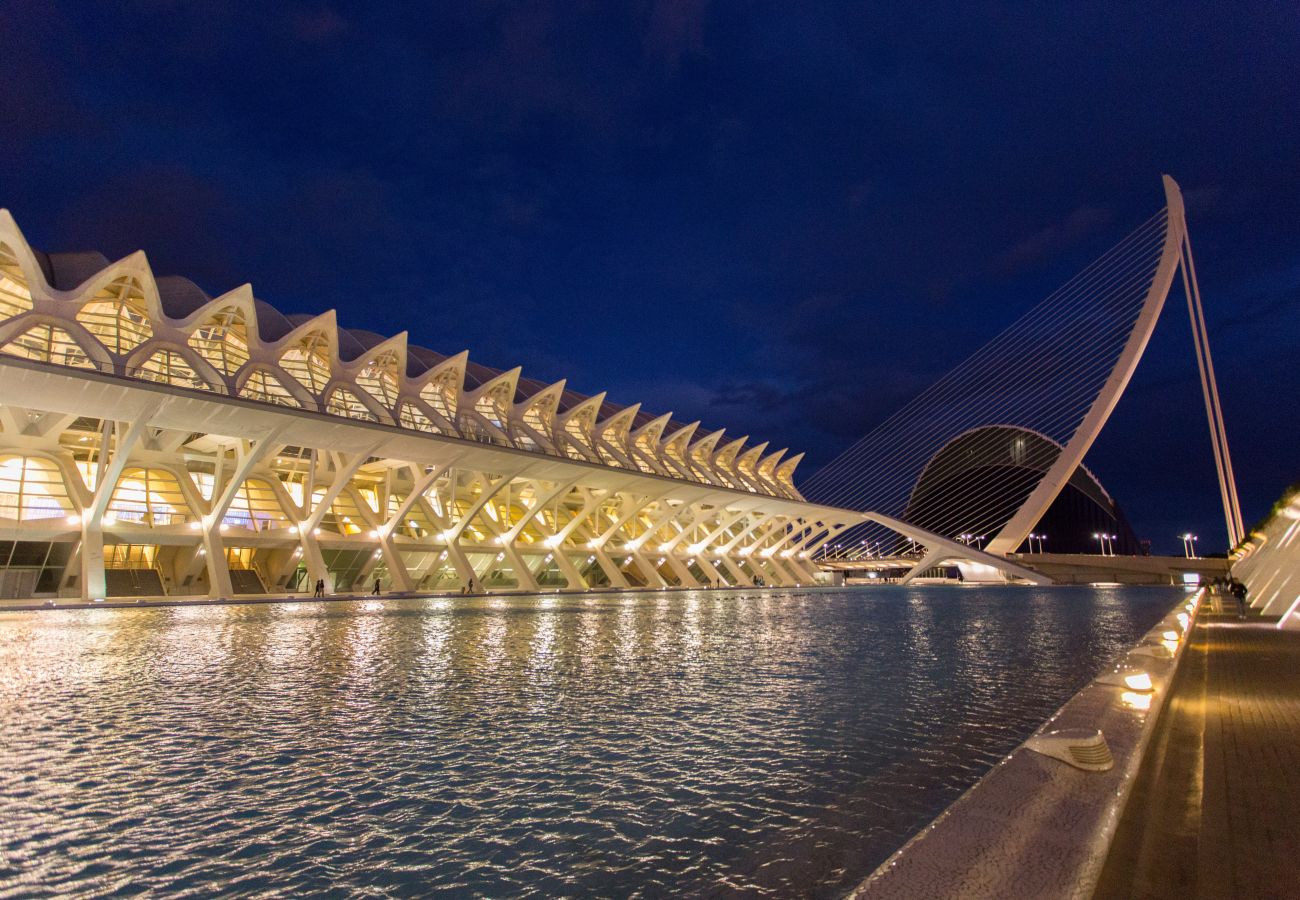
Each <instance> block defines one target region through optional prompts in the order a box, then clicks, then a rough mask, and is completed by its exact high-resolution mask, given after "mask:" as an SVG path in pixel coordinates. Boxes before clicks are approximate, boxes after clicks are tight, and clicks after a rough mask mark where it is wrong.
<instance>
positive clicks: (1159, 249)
mask: <svg viewBox="0 0 1300 900" xmlns="http://www.w3.org/2000/svg"><path fill="white" fill-rule="evenodd" d="M1164 192H1165V207H1164V208H1163V209H1161V210H1160V211H1159V212H1158V213H1157V214H1156V215H1155V216H1153V217H1152V218H1151V219H1149V220H1147V221H1146V222H1145V223H1143V224H1142V225H1141V226H1139V227H1138V228H1137V229H1135V230H1134V231H1133V232H1131V233H1130V234H1129V235H1128V236H1127V237H1125V238H1124V239H1123V240H1122V241H1120V242H1119V243H1118V244H1116V245H1115V246H1114V247H1112V248H1111V249H1110V250H1108V251H1107V252H1106V253H1105V254H1103V255H1102V256H1101V257H1099V258H1098V259H1097V260H1096V261H1094V262H1093V263H1092V264H1090V265H1089V266H1087V267H1086V268H1084V269H1083V270H1082V271H1081V272H1080V273H1079V274H1078V275H1076V276H1075V277H1074V278H1072V279H1070V280H1069V281H1068V282H1066V283H1065V284H1064V285H1062V286H1061V287H1060V288H1059V289H1057V290H1056V291H1054V292H1053V293H1052V294H1051V295H1049V296H1048V297H1047V298H1046V299H1045V300H1043V301H1042V302H1041V303H1039V304H1037V305H1036V306H1034V307H1033V308H1031V309H1030V310H1029V311H1028V312H1026V313H1025V314H1024V315H1022V316H1021V317H1020V318H1019V319H1018V320H1016V322H1014V323H1013V324H1012V325H1011V326H1009V327H1008V328H1007V329H1005V330H1004V331H1003V332H1002V333H1001V334H999V335H998V336H997V337H995V338H994V339H993V340H991V341H990V342H988V343H987V344H986V345H984V346H983V347H981V348H980V349H979V350H978V351H976V352H975V353H974V354H973V355H972V356H971V357H969V358H968V359H967V360H966V361H964V362H963V363H961V364H960V365H959V366H957V367H956V368H955V369H954V370H952V371H951V372H949V373H948V374H947V375H945V376H944V377H943V378H941V379H940V380H939V381H937V382H936V383H935V384H933V385H931V386H930V387H929V388H927V389H926V390H925V391H924V392H922V393H921V394H920V395H919V396H918V397H916V398H915V399H914V400H912V401H911V402H910V403H908V404H907V405H906V406H904V407H903V408H902V409H900V410H899V411H898V412H896V413H895V414H894V415H892V416H891V417H890V418H889V419H887V420H886V421H885V422H883V423H881V425H880V426H878V427H877V428H876V429H875V430H873V431H872V432H871V433H870V434H868V435H866V436H865V437H863V438H862V439H861V440H860V441H858V442H857V443H856V444H854V445H853V446H852V447H850V448H849V449H848V450H846V451H845V452H844V453H842V454H841V455H840V456H839V457H837V458H836V459H835V460H833V461H832V462H831V463H829V464H828V465H827V466H825V467H824V468H823V469H821V470H820V471H819V472H817V473H816V474H815V475H813V476H812V477H811V478H810V479H808V481H807V482H805V483H804V484H803V485H802V492H803V493H804V495H805V496H806V497H808V499H810V500H813V501H815V502H820V503H826V504H830V505H834V506H838V507H841V508H846V509H855V510H859V511H862V512H864V513H868V512H870V513H872V514H879V515H880V516H883V517H888V518H890V519H892V520H893V521H894V522H895V523H904V524H910V523H909V522H908V520H909V519H910V518H911V515H912V512H911V509H910V506H911V501H912V500H913V499H914V498H915V496H916V494H915V492H916V490H917V488H918V486H919V485H920V482H921V476H922V474H923V473H924V472H925V470H926V468H927V466H928V465H929V464H930V463H931V462H933V461H935V460H936V459H937V458H938V454H939V453H940V451H941V450H943V449H944V448H945V447H946V446H948V444H949V442H951V441H952V440H953V439H954V438H955V437H956V436H958V435H962V434H970V435H974V437H972V438H970V439H969V440H968V444H969V446H967V447H964V448H963V449H964V450H967V451H968V452H969V453H970V455H972V456H974V457H980V456H981V455H983V456H985V457H987V458H990V459H992V458H996V454H997V453H999V452H1000V453H1005V452H1006V450H1004V449H1002V445H1001V444H999V443H998V442H999V441H1002V440H1005V435H1004V432H1005V431H1006V429H1007V428H1008V427H1010V428H1015V429H1020V430H1023V431H1025V432H1026V433H1029V432H1032V433H1035V434H1037V435H1038V436H1040V437H1041V438H1043V439H1045V440H1046V441H1048V442H1050V443H1052V444H1055V445H1056V446H1057V447H1059V448H1060V451H1059V453H1057V454H1056V456H1055V457H1054V458H1052V459H1050V460H1045V461H1044V462H1045V463H1046V467H1045V468H1044V469H1039V470H1038V471H1039V472H1041V473H1042V474H1041V475H1035V476H1034V477H1033V478H1030V477H1029V476H1028V475H1027V474H1026V472H1027V471H1028V470H1027V469H1025V468H1024V467H1023V466H1021V464H1020V462H1019V460H1018V457H1015V456H1014V450H1012V454H1013V455H1012V456H1011V457H1008V459H1007V464H1006V465H1004V466H996V465H994V466H988V467H986V468H985V469H983V470H982V471H979V472H978V473H977V474H976V475H975V476H974V480H973V481H970V482H963V483H960V485H958V483H956V482H954V483H953V485H951V486H949V487H947V488H944V489H943V490H942V491H940V493H939V494H938V495H936V496H928V497H927V498H926V499H927V502H928V503H930V505H931V506H933V505H934V504H935V503H939V504H941V507H940V508H941V509H944V508H946V509H947V510H948V513H949V514H950V515H951V517H952V518H954V519H960V520H961V522H960V525H961V527H960V530H961V531H963V532H969V533H973V534H980V535H983V534H988V535H989V540H988V543H987V544H986V545H985V549H986V550H987V551H988V554H989V555H992V556H993V557H996V558H1004V557H1005V556H1006V555H1007V554H1011V553H1014V552H1015V551H1016V550H1017V549H1018V548H1020V547H1021V546H1022V545H1023V543H1024V541H1025V540H1026V538H1027V537H1028V535H1029V534H1030V532H1031V530H1032V529H1033V528H1034V527H1035V526H1036V525H1037V524H1038V523H1039V522H1040V520H1041V519H1042V517H1043V516H1044V514H1046V512H1047V511H1048V509H1049V508H1050V507H1051V505H1052V503H1053V502H1054V501H1055V500H1056V499H1057V497H1058V496H1060V494H1061V492H1062V490H1063V489H1064V487H1065V486H1066V484H1068V483H1069V482H1070V480H1071V478H1072V477H1073V476H1074V475H1075V473H1076V472H1077V471H1079V469H1080V467H1081V466H1082V464H1083V460H1084V457H1085V456H1086V454H1087V452H1088V450H1089V449H1090V448H1091V447H1092V446H1093V443H1094V442H1095V441H1096V439H1097V436H1098V435H1099V434H1100V433H1101V430H1102V428H1103V427H1104V426H1105V424H1106V422H1107V421H1108V419H1109V418H1110V415H1111V413H1112V412H1113V411H1114V409H1115V406H1116V404H1117V403H1118V402H1119V398H1120V397H1121V396H1122V395H1123V393H1124V390H1125V388H1126V387H1127V386H1128V384H1129V381H1130V380H1131V379H1132V376H1133V372H1134V371H1135V369H1136V368H1137V365H1138V363H1139V361H1140V360H1141V358H1142V354H1143V353H1144V352H1145V350H1146V347H1147V344H1148V343H1149V342H1150V339H1151V335H1152V333H1153V332H1154V329H1155V327H1156V323H1157V321H1158V320H1159V318H1160V314H1161V312H1162V311H1163V309H1164V306H1165V301H1166V299H1167V298H1168V295H1169V291H1170V288H1171V287H1172V285H1173V283H1174V278H1175V276H1176V274H1177V273H1179V272H1181V274H1182V279H1183V286H1184V289H1185V291H1186V294H1187V302H1188V314H1189V318H1190V319H1191V324H1192V335H1193V340H1194V345H1195V348H1196V356H1197V369H1198V372H1199V374H1200V378H1201V386H1202V391H1203V394H1204V399H1205V408H1206V416H1207V419H1208V421H1209V427H1210V436H1211V444H1212V447H1213V451H1214V460H1215V465H1216V468H1217V471H1218V479H1219V487H1220V493H1221V499H1222V501H1223V508H1224V517H1225V522H1226V525H1227V534H1228V540H1229V543H1230V545H1236V544H1237V543H1238V542H1239V541H1240V540H1241V538H1242V537H1243V534H1244V529H1243V527H1242V521H1241V512H1240V508H1239V505H1238V502H1237V492H1236V485H1235V481H1234V478H1233V472H1232V462H1231V456H1230V454H1229V451H1228V442H1227V437H1226V433H1225V429H1224V424H1223V414H1222V410H1221V408H1220V403H1219V396H1218V387H1217V382H1216V379H1215V373H1214V364H1213V361H1212V358H1211V356H1210V348H1209V343H1208V338H1207V335H1206V327H1205V316H1204V311H1203V309H1202V306H1201V298H1200V289H1199V286H1198V284H1197V280H1196V271H1195V266H1194V265H1193V262H1192V253H1191V243H1190V241H1189V239H1188V232H1187V221H1186V215H1185V211H1184V207H1183V197H1182V193H1181V191H1180V190H1179V187H1178V185H1177V183H1176V182H1175V181H1174V180H1173V179H1172V178H1170V177H1169V176H1168V175H1166V176H1164ZM1022 451H1023V448H1022ZM944 491H946V493H944ZM1008 510H1013V511H1012V512H1011V513H1010V515H1009V517H1008V512H1007V511H1008ZM871 521H872V523H873V524H871V525H865V526H861V528H860V529H859V530H860V532H861V533H854V534H853V535H851V536H852V537H854V538H859V537H864V536H866V537H873V538H874V537H880V536H881V535H880V534H879V533H874V532H873V531H872V529H874V528H882V529H883V528H886V527H887V528H888V529H889V530H890V531H899V529H898V528H896V527H895V526H894V525H886V524H885V523H884V522H882V521H880V519H879V518H872V519H871ZM917 524H918V525H919V524H924V525H925V526H926V527H927V528H928V529H930V530H931V531H933V530H942V531H944V532H945V533H947V531H948V530H949V528H951V527H952V526H951V525H945V526H943V527H942V528H932V527H931V523H930V522H929V521H926V522H924V523H922V522H919V521H918V522H917ZM948 536H949V537H950V538H951V537H952V535H948ZM922 543H924V545H925V546H926V549H927V553H926V556H925V557H924V559H923V560H922V562H921V564H920V565H918V566H916V567H915V568H914V569H913V570H912V571H911V572H909V574H908V576H907V578H906V579H905V580H911V579H912V578H914V577H916V576H917V575H918V574H920V572H921V571H923V570H924V569H926V568H929V567H933V566H937V565H940V564H941V563H943V562H947V561H952V560H956V559H971V558H972V556H973V553H972V551H971V550H970V549H969V548H968V547H966V546H965V545H964V544H956V542H953V541H950V543H952V544H955V547H944V546H943V545H941V544H939V543H938V542H937V541H936V540H935V537H934V535H933V534H930V535H929V540H928V542H922Z"/></svg>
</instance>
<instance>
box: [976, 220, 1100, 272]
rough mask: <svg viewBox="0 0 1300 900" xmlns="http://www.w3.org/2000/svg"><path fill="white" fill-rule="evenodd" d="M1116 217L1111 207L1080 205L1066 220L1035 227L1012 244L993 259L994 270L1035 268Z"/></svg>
mask: <svg viewBox="0 0 1300 900" xmlns="http://www.w3.org/2000/svg"><path fill="white" fill-rule="evenodd" d="M1114 218H1115V216H1114V213H1112V212H1111V211H1110V210H1109V209H1103V208H1102V207H1099V206H1080V207H1079V208H1078V209H1076V210H1075V211H1074V212H1072V213H1070V214H1069V215H1068V216H1066V217H1065V219H1064V220H1063V221H1061V222H1057V223H1055V224H1053V225H1049V226H1047V227H1046V228H1043V229H1042V230H1040V231H1036V232H1034V233H1033V234H1031V235H1029V236H1028V237H1025V238H1022V239H1021V240H1020V241H1018V242H1016V243H1015V244H1014V245H1012V247H1011V248H1010V249H1009V250H1007V251H1006V252H1005V253H1003V254H1002V255H1001V256H999V257H998V258H997V259H996V260H995V261H994V264H993V269H994V272H995V273H996V274H998V275H1002V276H1007V275H1015V274H1017V273H1019V272H1022V271H1024V270H1025V269H1030V268H1033V267H1034V266H1036V265H1038V264H1040V263H1042V262H1045V261H1046V260H1048V259H1049V258H1051V257H1052V256H1055V255H1056V254H1057V253H1060V252H1061V251H1062V250H1065V249H1066V248H1068V247H1071V246H1073V245H1074V244H1076V243H1078V242H1079V241H1081V240H1082V239H1083V238H1085V237H1087V236H1089V235H1091V234H1093V233H1094V232H1096V231H1098V230H1100V229H1102V228H1104V227H1106V226H1107V225H1109V224H1110V223H1111V221H1112V220H1113V219H1114Z"/></svg>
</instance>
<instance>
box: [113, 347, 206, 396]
mask: <svg viewBox="0 0 1300 900" xmlns="http://www.w3.org/2000/svg"><path fill="white" fill-rule="evenodd" d="M131 374H133V375H135V376H136V377H137V378H144V379H146V380H148V381H157V382H159V383H161V384H174V385H176V386H177V387H187V388H195V389H197V390H201V391H210V390H212V385H210V384H208V383H207V382H206V381H204V380H203V378H202V377H201V376H200V375H199V374H198V373H197V372H195V371H194V367H193V366H191V365H190V364H189V361H188V360H187V359H186V358H185V357H183V356H181V355H180V354H179V353H177V352H176V351H175V350H157V351H155V352H154V354H153V355H152V356H150V357H149V358H148V359H147V360H145V361H144V362H143V363H142V364H141V365H139V366H137V367H136V369H135V370H134V371H133V372H132V373H131Z"/></svg>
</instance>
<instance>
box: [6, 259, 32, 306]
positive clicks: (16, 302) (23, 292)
mask: <svg viewBox="0 0 1300 900" xmlns="http://www.w3.org/2000/svg"><path fill="white" fill-rule="evenodd" d="M31 308H32V292H31V291H30V290H28V289H27V276H26V275H24V274H23V270H22V269H21V268H19V266H18V258H17V257H16V256H14V252H13V251H12V250H10V249H9V247H8V245H6V244H0V317H3V318H6V319H11V318H13V317H14V316H16V315H19V314H20V313H25V312H27V311H28V310H29V309H31Z"/></svg>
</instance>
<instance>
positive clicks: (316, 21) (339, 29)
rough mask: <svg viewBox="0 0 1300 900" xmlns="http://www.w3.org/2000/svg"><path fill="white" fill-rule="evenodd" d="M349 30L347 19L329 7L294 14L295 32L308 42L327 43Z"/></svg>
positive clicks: (296, 35) (299, 38)
mask: <svg viewBox="0 0 1300 900" xmlns="http://www.w3.org/2000/svg"><path fill="white" fill-rule="evenodd" d="M347 30H348V22H347V19H345V18H343V17H342V16H341V15H339V14H338V13H337V12H335V11H334V10H332V9H330V8H329V7H321V8H320V9H318V10H315V11H314V12H307V11H301V12H298V13H295V14H294V16H293V34H294V37H296V38H297V39H298V40H300V41H302V42H303V43H306V44H327V43H329V42H331V41H333V40H334V39H335V38H337V37H340V36H341V35H343V34H344V33H345V32H347Z"/></svg>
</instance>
